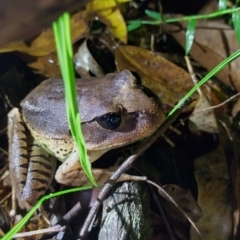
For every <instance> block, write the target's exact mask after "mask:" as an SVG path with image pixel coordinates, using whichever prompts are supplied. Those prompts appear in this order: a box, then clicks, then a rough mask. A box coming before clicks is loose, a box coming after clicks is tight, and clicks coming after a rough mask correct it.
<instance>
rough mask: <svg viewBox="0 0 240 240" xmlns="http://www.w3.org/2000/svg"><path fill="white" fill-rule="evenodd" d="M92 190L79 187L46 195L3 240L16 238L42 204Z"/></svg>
mask: <svg viewBox="0 0 240 240" xmlns="http://www.w3.org/2000/svg"><path fill="white" fill-rule="evenodd" d="M90 188H92V186H85V187H77V188H71V189H67V190H63V191H60V192H56V193H51V194H48V195H45V196H44V197H42V198H41V199H40V200H39V201H38V202H37V203H36V204H35V206H34V207H33V208H32V209H30V210H29V212H28V213H27V214H26V215H25V216H24V217H23V218H22V219H21V221H19V222H18V223H17V224H16V225H15V226H14V227H13V228H12V229H11V230H10V231H9V232H8V233H6V234H5V235H4V236H3V237H2V238H1V240H9V239H12V238H13V237H14V235H15V234H16V233H18V232H19V231H20V230H21V229H22V228H23V227H24V226H25V225H26V224H27V222H28V221H29V219H30V218H31V217H32V215H33V214H34V212H35V211H36V210H37V209H38V208H39V207H40V206H41V205H42V203H43V202H44V201H46V200H48V199H50V198H53V197H58V196H61V195H64V194H68V193H73V192H79V191H83V190H87V189H90Z"/></svg>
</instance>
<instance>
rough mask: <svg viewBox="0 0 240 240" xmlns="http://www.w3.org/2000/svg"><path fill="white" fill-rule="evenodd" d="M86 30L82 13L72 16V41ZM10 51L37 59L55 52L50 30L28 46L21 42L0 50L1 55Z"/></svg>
mask: <svg viewBox="0 0 240 240" xmlns="http://www.w3.org/2000/svg"><path fill="white" fill-rule="evenodd" d="M87 28H88V26H87V24H86V22H85V20H84V19H83V14H82V12H78V13H76V14H74V15H73V16H72V17H71V34H72V41H73V42H75V41H76V40H78V39H79V38H80V37H81V36H82V35H83V34H84V33H85V32H86V31H87ZM12 51H19V52H22V53H26V54H28V55H31V56H37V57H41V56H46V55H49V54H51V53H54V52H56V49H55V40H54V36H53V30H52V28H49V29H47V30H46V31H43V32H42V33H41V34H40V35H39V36H38V37H37V38H35V39H34V40H33V41H31V44H30V45H28V44H26V43H25V42H22V41H20V42H12V43H10V44H8V45H6V46H5V47H4V48H1V49H0V52H1V53H2V52H12Z"/></svg>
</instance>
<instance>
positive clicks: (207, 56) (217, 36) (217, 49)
mask: <svg viewBox="0 0 240 240" xmlns="http://www.w3.org/2000/svg"><path fill="white" fill-rule="evenodd" d="M171 17H172V16H171ZM176 17H179V15H178V16H176ZM180 23H181V25H182V28H181V29H180V28H179V27H178V26H176V25H172V24H164V25H163V28H164V30H165V31H167V32H169V33H170V34H171V35H173V37H174V38H175V39H176V40H177V41H178V42H179V43H180V45H181V46H182V47H183V48H185V41H186V40H185V31H186V27H187V25H188V22H180ZM238 49H239V46H238V43H237V40H236V35H235V32H234V30H233V29H232V28H231V27H230V26H228V25H226V24H223V23H219V22H214V21H204V20H198V21H197V27H196V31H195V35H194V42H193V46H192V49H191V52H190V54H191V55H192V56H193V58H194V59H195V60H196V61H197V62H199V63H200V64H201V65H202V66H203V67H205V68H206V69H207V70H208V71H210V70H212V69H213V68H214V67H216V66H217V65H218V64H219V63H220V62H222V61H223V60H224V59H225V58H226V57H228V56H229V55H230V54H232V53H234V52H235V51H237V50H238ZM239 75H240V59H239V58H238V59H236V60H235V61H233V62H232V63H230V64H229V65H228V66H226V67H225V68H224V69H223V70H221V71H220V72H218V73H217V74H216V76H217V77H218V78H219V79H220V80H222V81H223V82H224V83H225V84H227V85H229V86H231V87H232V83H233V85H234V86H235V87H236V89H237V91H238V92H239V91H240V81H239Z"/></svg>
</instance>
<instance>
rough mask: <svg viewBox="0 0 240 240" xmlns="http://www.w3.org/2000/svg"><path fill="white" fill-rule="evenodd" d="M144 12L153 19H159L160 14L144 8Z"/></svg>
mask: <svg viewBox="0 0 240 240" xmlns="http://www.w3.org/2000/svg"><path fill="white" fill-rule="evenodd" d="M145 14H146V15H147V16H148V17H151V18H153V19H155V20H161V14H160V13H158V12H155V11H151V10H145Z"/></svg>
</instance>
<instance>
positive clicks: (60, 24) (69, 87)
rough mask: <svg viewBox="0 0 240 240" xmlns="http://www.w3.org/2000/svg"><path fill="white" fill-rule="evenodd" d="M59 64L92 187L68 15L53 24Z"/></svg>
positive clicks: (73, 128)
mask: <svg viewBox="0 0 240 240" xmlns="http://www.w3.org/2000/svg"><path fill="white" fill-rule="evenodd" d="M53 30H54V35H55V41H56V48H57V53H58V59H59V64H60V68H61V73H62V76H63V81H64V88H65V98H66V109H67V117H68V122H69V126H70V130H71V133H72V137H73V139H74V142H75V144H76V146H77V147H78V149H79V159H80V164H81V167H82V169H83V170H84V172H85V173H86V175H87V177H88V178H89V180H90V181H91V182H92V184H93V185H95V186H96V185H97V184H96V182H95V180H94V178H93V175H92V171H91V164H90V162H89V160H88V156H87V150H86V146H85V141H84V137H83V134H82V130H81V125H80V123H81V121H80V119H81V118H80V114H79V112H78V106H77V102H76V99H77V98H76V96H77V94H76V88H75V75H74V69H73V63H72V59H73V51H72V44H71V33H70V15H69V14H68V13H64V14H63V15H62V16H61V17H60V18H59V20H58V21H56V22H54V23H53Z"/></svg>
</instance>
